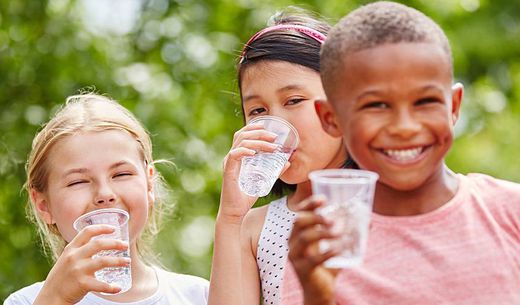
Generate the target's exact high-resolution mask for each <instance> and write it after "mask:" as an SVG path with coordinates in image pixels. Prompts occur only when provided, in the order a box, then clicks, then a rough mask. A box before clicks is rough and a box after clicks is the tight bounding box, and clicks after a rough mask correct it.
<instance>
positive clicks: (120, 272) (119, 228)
mask: <svg viewBox="0 0 520 305" xmlns="http://www.w3.org/2000/svg"><path fill="white" fill-rule="evenodd" d="M129 219H130V215H128V213H127V212H126V211H124V210H121V209H113V208H111V209H99V210H95V211H92V212H89V213H86V214H84V215H82V216H80V217H79V218H78V219H76V220H75V221H74V224H73V227H74V229H76V231H78V232H79V231H80V230H82V229H83V228H85V227H87V226H90V225H97V224H106V225H111V226H113V227H115V231H114V232H113V233H110V234H102V235H99V236H95V237H93V239H99V238H110V239H119V240H122V241H126V242H128V241H129V238H128V220H129ZM97 256H119V257H130V249H126V250H122V251H120V250H103V251H100V252H98V253H97V254H96V255H94V257H97ZM95 276H96V279H97V280H98V281H101V282H105V283H109V284H115V285H117V286H119V287H121V291H120V292H118V293H123V292H125V291H127V290H128V289H130V287H132V272H131V269H130V266H125V267H108V268H103V269H101V270H98V271H96V272H95Z"/></svg>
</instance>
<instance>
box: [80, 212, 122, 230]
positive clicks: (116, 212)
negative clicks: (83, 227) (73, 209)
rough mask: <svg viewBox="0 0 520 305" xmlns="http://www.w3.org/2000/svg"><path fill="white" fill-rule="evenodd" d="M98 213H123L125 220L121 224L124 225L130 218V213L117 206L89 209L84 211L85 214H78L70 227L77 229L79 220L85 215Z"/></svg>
mask: <svg viewBox="0 0 520 305" xmlns="http://www.w3.org/2000/svg"><path fill="white" fill-rule="evenodd" d="M100 213H118V214H122V215H124V216H125V221H124V222H123V223H122V224H121V225H125V224H126V223H127V222H128V220H129V219H130V214H128V212H127V211H125V210H123V209H118V208H105V209H97V210H93V211H90V212H88V213H85V214H83V215H81V216H79V217H78V218H76V220H74V223H73V224H72V227H73V228H74V229H75V230H76V231H79V230H78V224H79V222H81V221H82V220H83V219H85V218H86V217H89V216H92V215H96V214H100Z"/></svg>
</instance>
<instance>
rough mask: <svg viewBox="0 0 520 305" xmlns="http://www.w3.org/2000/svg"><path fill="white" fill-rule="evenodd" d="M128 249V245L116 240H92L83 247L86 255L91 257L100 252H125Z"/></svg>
mask: <svg viewBox="0 0 520 305" xmlns="http://www.w3.org/2000/svg"><path fill="white" fill-rule="evenodd" d="M127 249H128V243H127V242H125V241H122V240H119V239H115V238H99V239H92V240H90V242H88V243H87V244H85V245H84V246H83V247H82V250H83V251H84V255H85V256H87V257H91V256H93V255H94V254H96V253H98V252H99V251H104V250H115V251H124V250H127Z"/></svg>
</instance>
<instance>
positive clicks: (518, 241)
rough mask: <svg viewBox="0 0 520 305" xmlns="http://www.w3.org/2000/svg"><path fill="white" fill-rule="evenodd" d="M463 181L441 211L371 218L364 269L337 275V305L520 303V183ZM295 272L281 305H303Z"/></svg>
mask: <svg viewBox="0 0 520 305" xmlns="http://www.w3.org/2000/svg"><path fill="white" fill-rule="evenodd" d="M458 177H459V181H460V185H459V190H458V191H457V193H456V194H455V197H454V198H453V199H452V200H451V201H449V202H448V203H446V204H445V205H443V206H442V207H440V208H439V209H437V210H435V211H432V212H430V213H427V214H423V215H417V216H409V217H389V216H381V215H377V214H372V222H371V228H370V233H369V239H368V247H367V252H366V255H365V260H364V263H363V265H362V266H360V267H356V268H353V269H344V270H342V271H341V272H340V274H339V275H338V277H337V279H336V301H337V304H339V305H347V304H348V305H350V304H366V305H375V304H399V305H408V304H414V305H415V304H421V305H429V304H432V305H433V304H435V305H439V304H458V305H459V304H467V305H480V304H482V305H502V304H504V305H505V304H508V305H509V304H520V184H516V183H512V182H507V181H503V180H498V179H495V178H492V177H489V176H486V175H481V174H470V175H468V176H464V175H458ZM290 267H291V268H286V271H285V276H284V281H283V285H282V302H281V304H283V305H293V304H303V295H302V289H301V286H300V284H299V282H298V279H297V277H296V274H295V272H294V269H293V268H292V266H290Z"/></svg>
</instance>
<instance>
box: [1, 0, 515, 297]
mask: <svg viewBox="0 0 520 305" xmlns="http://www.w3.org/2000/svg"><path fill="white" fill-rule="evenodd" d="M366 2H367V1H344V0H343V1H340V0H315V1H297V2H296V1H288V0H276V1H274V0H263V1H253V0H238V1H231V0H210V1H195V0H179V1H167V0H151V1H142V0H110V1H107V0H81V1H69V0H50V1H33V0H16V1H1V2H0V93H1V94H0V240H1V246H0V300H3V299H4V298H5V297H6V296H7V295H8V294H9V293H10V292H12V291H14V290H16V289H19V288H21V287H23V286H25V285H28V284H30V283H33V282H35V281H39V280H43V279H44V278H45V276H46V274H47V272H48V271H49V269H50V261H49V260H48V259H46V258H45V257H44V256H43V255H42V252H41V250H40V247H39V242H38V239H37V235H36V233H35V229H34V228H33V227H32V226H31V225H30V224H29V223H28V221H27V220H26V218H25V212H24V207H25V203H26V200H27V195H26V194H25V193H24V192H22V191H21V189H22V185H23V183H24V177H25V176H24V175H25V173H24V163H25V160H26V157H27V155H28V152H29V149H30V144H31V140H32V138H33V136H34V135H35V133H36V131H37V130H38V128H39V126H40V125H41V124H42V123H43V122H45V121H46V120H48V119H49V117H50V116H51V115H52V114H53V113H54V111H55V110H56V108H57V105H59V104H61V103H63V101H64V100H65V97H66V96H68V95H71V94H75V93H78V90H80V89H87V90H93V89H94V90H97V92H99V93H106V94H108V95H109V96H111V97H113V98H115V99H116V100H118V101H120V102H121V103H122V104H123V105H125V106H126V107H127V108H129V109H130V110H131V111H133V112H134V113H135V114H136V116H137V117H138V118H139V119H140V120H141V121H142V122H143V123H144V125H145V126H146V127H147V128H148V130H149V131H150V132H151V134H152V136H153V142H154V149H155V152H154V157H155V158H156V159H167V160H171V161H173V162H174V163H175V164H176V166H175V167H168V166H161V165H158V169H159V171H161V172H162V174H163V175H164V176H165V177H166V180H167V182H168V184H169V185H170V186H171V188H172V190H173V197H174V198H173V200H174V201H175V202H176V209H175V212H174V214H173V216H172V217H171V219H170V220H169V222H168V223H167V224H166V226H165V228H164V230H163V232H162V233H161V235H160V236H159V240H158V241H157V243H156V248H157V251H158V252H159V253H160V254H161V260H162V262H163V263H164V265H165V266H166V267H168V268H170V269H171V270H175V271H178V272H183V273H191V274H196V275H199V276H203V277H206V278H208V277H209V270H210V257H211V249H212V248H211V246H212V237H213V226H214V217H215V214H216V211H217V209H218V199H219V191H220V182H221V162H222V159H223V157H224V156H225V154H226V153H227V151H228V149H229V146H230V140H231V138H232V134H233V132H234V131H235V130H236V129H238V128H239V127H240V126H241V124H242V118H241V114H240V104H239V99H238V97H237V85H236V79H235V64H236V58H237V55H238V54H239V52H240V49H241V47H242V45H243V43H244V42H245V41H247V39H248V38H249V37H250V36H251V35H252V34H254V33H255V32H256V31H257V30H258V29H260V28H262V27H263V26H264V25H265V23H266V21H267V19H268V17H269V16H270V15H272V14H273V13H274V12H276V11H277V10H279V9H282V8H283V7H285V6H287V5H299V6H302V7H304V8H307V9H310V10H312V11H315V12H317V13H320V14H322V15H323V16H326V17H327V19H328V20H329V21H330V22H331V23H334V22H336V21H337V20H338V19H339V18H340V17H341V16H343V15H344V14H346V13H347V12H349V11H350V10H352V9H353V8H355V7H357V6H358V5H359V4H361V3H366ZM402 3H405V4H408V5H411V6H413V7H416V8H418V9H420V10H422V11H423V12H425V13H426V14H428V15H429V16H431V17H432V18H433V19H434V20H436V21H437V22H438V23H439V24H441V26H442V27H443V29H444V30H445V31H446V33H447V35H448V37H449V38H450V41H451V44H452V48H453V53H454V58H455V76H456V79H457V81H461V82H462V83H464V85H465V87H466V96H465V101H464V108H463V113H462V117H461V120H460V122H459V123H458V126H457V141H456V143H455V148H454V149H453V150H452V152H451V153H450V155H449V157H448V160H447V161H448V164H449V166H450V167H451V168H452V169H454V170H456V171H460V172H464V173H467V172H484V173H489V174H492V175H495V176H497V177H501V178H505V179H511V180H514V181H518V182H520V160H519V157H518V151H520V60H519V59H520V39H519V37H520V18H519V16H520V1H519V0H513V1H511V0H495V1H491V0H458V1H457V0H438V1H431V0H417V1H402ZM263 203H265V200H264V201H261V202H260V203H259V204H263Z"/></svg>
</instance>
